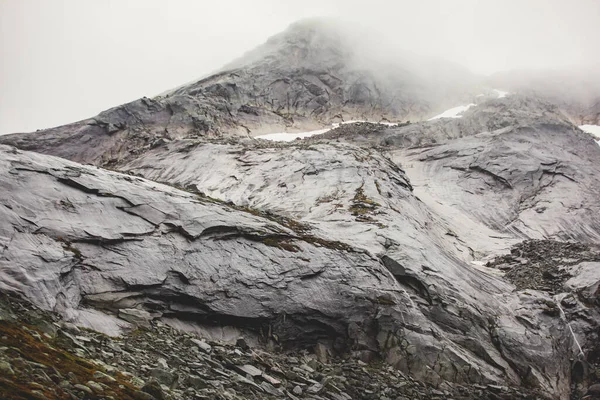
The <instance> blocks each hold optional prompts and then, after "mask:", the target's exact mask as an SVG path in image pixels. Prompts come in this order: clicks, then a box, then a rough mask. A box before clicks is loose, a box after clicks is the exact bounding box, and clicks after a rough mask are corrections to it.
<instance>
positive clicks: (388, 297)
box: [0, 145, 571, 393]
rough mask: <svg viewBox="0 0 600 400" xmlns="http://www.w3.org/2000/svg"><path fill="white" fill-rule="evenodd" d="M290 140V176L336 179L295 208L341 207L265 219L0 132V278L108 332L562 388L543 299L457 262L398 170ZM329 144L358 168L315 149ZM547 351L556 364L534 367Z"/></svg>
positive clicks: (557, 327)
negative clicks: (167, 335) (158, 328)
mask: <svg viewBox="0 0 600 400" xmlns="http://www.w3.org/2000/svg"><path fill="white" fill-rule="evenodd" d="M203 149H204V150H206V149H205V148H204V147H201V148H200V149H199V150H198V149H197V150H198V151H202V150H203ZM224 150H227V149H224ZM229 150H232V149H229ZM233 150H235V148H234V149H233ZM263 150H264V151H265V152H266V154H263V153H262V152H259V153H248V154H246V155H245V156H243V157H242V161H243V162H245V163H246V164H255V165H264V164H265V161H264V157H268V158H270V159H272V160H277V159H278V158H279V157H284V158H285V159H287V160H288V165H289V166H290V173H293V171H296V170H297V168H295V167H294V166H293V162H289V160H290V158H291V154H287V153H285V151H283V153H282V154H269V153H270V151H269V149H263ZM289 150H290V152H292V153H300V155H298V157H297V160H298V162H300V160H306V163H307V164H309V165H311V166H312V168H314V169H316V170H317V171H318V172H316V173H315V172H314V171H313V170H308V171H306V172H308V173H306V172H305V173H304V174H302V173H298V172H296V173H297V174H298V179H297V180H296V179H294V180H293V182H295V183H296V184H297V185H300V184H302V182H303V179H304V184H305V185H306V187H310V186H315V184H316V182H314V181H311V179H312V178H313V177H317V176H318V177H320V179H327V177H328V176H330V177H331V178H329V179H334V178H335V181H334V182H330V183H331V185H327V186H322V185H321V186H319V187H321V188H327V190H329V189H330V188H333V187H336V186H338V187H339V191H340V193H341V194H340V195H339V197H340V198H339V199H337V200H334V201H331V202H327V201H323V202H322V203H319V202H318V201H316V200H315V203H314V204H315V207H316V210H317V211H315V210H311V209H310V208H311V207H306V206H305V207H298V206H297V207H298V209H297V210H296V212H297V213H299V214H304V215H308V216H310V215H311V213H312V212H319V213H323V214H324V215H326V214H328V213H331V211H332V210H334V211H335V210H338V209H340V210H341V209H342V208H343V209H344V211H342V212H340V213H339V215H338V216H336V215H335V214H333V213H331V219H330V220H327V218H324V220H323V221H322V223H321V224H320V225H319V224H317V223H316V222H314V224H311V222H310V218H308V219H306V218H305V219H303V220H301V221H294V220H284V219H281V220H280V221H279V222H277V220H276V219H275V218H268V217H266V216H261V213H260V212H258V211H256V210H255V209H254V211H253V212H248V211H252V210H253V209H252V208H248V211H243V210H242V209H241V207H232V206H230V205H227V203H223V202H220V201H218V200H215V199H213V198H211V197H209V195H211V194H214V193H209V195H207V194H206V193H204V194H194V193H190V192H188V191H182V190H178V189H175V188H172V187H169V186H165V185H161V184H157V183H154V182H152V181H147V180H145V179H141V178H138V177H134V176H130V175H122V174H118V173H114V172H110V171H105V170H101V169H98V168H95V167H90V166H82V165H78V164H75V163H72V162H69V161H65V160H61V159H58V158H54V157H49V156H44V155H37V154H34V153H28V152H22V151H18V150H15V149H14V148H10V147H5V146H4V147H2V148H1V151H2V157H1V160H2V163H1V164H0V166H1V169H0V177H1V178H0V185H2V187H3V189H5V190H2V191H1V193H2V197H0V201H1V204H2V208H1V209H0V210H1V211H0V212H2V220H3V221H6V223H4V224H2V228H1V229H2V231H1V236H0V237H1V239H2V248H3V251H2V259H1V260H0V282H2V287H3V289H4V290H10V291H17V292H21V293H23V294H25V295H26V296H27V297H28V298H30V299H31V300H33V301H34V302H35V303H36V304H38V305H40V306H42V307H43V308H46V309H51V310H54V311H57V312H59V313H61V314H62V315H63V316H65V317H66V318H67V319H70V320H71V321H74V322H77V323H79V324H86V325H88V326H90V327H92V328H94V329H99V330H104V331H109V332H110V333H116V332H117V331H118V330H119V328H121V329H122V328H126V327H127V326H129V324H131V323H134V324H136V325H141V326H144V325H145V326H149V325H148V324H150V323H151V321H152V320H157V319H160V320H163V321H165V322H168V323H170V324H171V325H173V326H176V327H178V328H182V329H187V330H193V331H197V332H201V333H203V334H205V335H206V334H208V335H209V336H210V335H212V337H216V338H220V339H227V337H228V336H229V338H231V337H232V336H233V337H235V336H236V335H237V334H236V333H235V332H247V333H248V336H249V337H250V338H252V340H254V341H256V342H262V343H266V344H269V343H270V345H271V346H275V347H281V348H282V349H285V348H312V346H315V345H316V344H318V343H323V344H324V345H325V346H327V347H328V348H331V349H332V351H335V352H339V353H340V354H341V353H346V352H351V353H352V354H354V355H355V356H356V357H359V358H361V359H363V360H365V361H368V362H372V361H375V360H378V359H381V360H383V361H385V362H387V363H388V364H390V365H392V366H395V367H396V368H398V369H400V370H401V371H404V372H406V373H409V374H411V376H413V377H415V378H416V379H419V380H422V381H425V382H429V383H431V384H433V385H438V386H439V385H440V384H441V383H442V382H444V381H452V382H463V383H478V384H495V383H502V384H519V385H526V386H530V387H535V388H537V389H538V390H540V391H543V392H545V393H566V391H568V390H569V380H568V378H567V377H568V374H569V370H568V362H567V361H566V360H568V358H569V356H570V354H571V353H570V351H571V338H570V336H568V335H566V334H565V325H564V323H563V321H562V320H560V319H558V318H555V317H553V316H549V315H546V314H545V313H544V310H545V308H546V303H547V302H548V301H551V299H549V297H548V296H547V295H544V294H543V293H536V292H528V293H519V292H513V290H514V288H513V287H512V286H510V285H509V284H507V283H506V282H504V281H502V280H500V279H498V278H495V277H494V276H492V275H486V274H483V273H480V272H479V271H477V270H475V269H473V268H472V267H471V266H469V265H467V264H466V263H465V262H464V261H463V260H461V258H460V256H459V254H460V253H461V248H460V246H459V247H457V245H455V244H453V243H452V239H454V237H452V236H448V235H446V233H447V232H446V230H445V229H446V228H445V227H444V225H443V224H440V223H438V222H437V221H436V220H435V216H433V215H432V214H431V213H430V212H429V211H428V210H427V209H426V207H425V206H424V205H423V204H422V203H421V202H419V201H418V200H417V199H416V198H414V196H413V194H412V192H411V186H410V184H409V183H408V181H407V179H406V178H405V175H404V173H403V171H402V170H399V169H398V168H397V167H395V166H394V165H393V164H392V163H390V162H389V160H387V159H385V158H382V157H378V156H377V155H372V156H371V157H368V156H367V155H368V150H365V149H360V148H356V147H353V146H349V145H340V147H339V148H338V147H337V146H335V145H332V146H331V147H330V148H327V147H324V148H323V150H322V151H330V152H332V155H333V154H335V157H315V158H314V159H311V158H310V157H309V156H308V154H302V152H306V153H310V152H315V150H311V149H310V148H308V149H298V148H295V147H293V146H291V147H289ZM216 151H217V150H216V149H210V153H211V154H218V153H215V152H216ZM361 155H363V156H364V159H363V160H362V161H359V160H361V157H360V156H361ZM231 156H232V157H239V156H240V154H239V152H236V151H231ZM342 157H347V158H349V159H352V160H354V162H356V163H357V165H356V166H354V167H353V166H352V163H351V162H350V161H349V160H348V161H344V162H342V163H339V164H340V166H336V163H334V164H333V166H331V165H330V166H328V167H326V166H325V165H321V164H319V163H316V160H317V159H319V160H321V162H322V163H325V164H327V162H328V161H327V160H328V159H336V158H337V159H338V160H339V159H342ZM193 159H195V160H202V159H203V157H200V156H196V157H193ZM219 159H223V160H224V161H227V160H226V158H224V157H219ZM311 160H312V161H315V162H311ZM344 160H345V158H344ZM358 163H361V164H360V166H359V165H358ZM365 163H366V166H365ZM370 163H372V165H373V166H372V168H373V169H372V170H371V169H369V168H371V167H369V165H370ZM174 165H183V164H182V163H175V164H174ZM340 168H341V170H340ZM346 169H350V170H352V171H353V173H354V174H356V170H357V169H358V170H360V171H361V174H362V175H363V176H364V180H361V181H360V182H356V180H355V179H353V180H352V181H349V182H348V179H349V178H348V176H346V175H345V174H344V170H346ZM259 171H260V169H259ZM181 176H182V177H183V176H184V175H181ZM375 179H377V182H378V184H375V183H374V182H375ZM242 181H243V182H245V184H251V182H252V179H244V180H242ZM336 182H337V183H336ZM181 183H182V184H187V185H188V188H189V187H190V186H189V185H190V184H189V183H187V182H181ZM194 184H195V185H196V186H195V189H198V185H200V182H197V181H195V183H194ZM268 185H269V187H270V188H280V186H279V183H278V182H276V181H271V182H269V183H268ZM200 186H202V185H200ZM378 188H379V189H378ZM188 190H189V189H188ZM273 190H275V189H273ZM379 191H381V193H379ZM34 192H35V193H36V195H35V196H31V193H34ZM294 192H296V193H299V192H298V191H297V190H296V191H294ZM231 193H235V191H232V192H231ZM257 193H260V191H257ZM309 196H310V195H309ZM313 196H315V198H319V197H320V196H317V195H316V193H315V194H313ZM274 198H276V197H274ZM287 199H288V203H289V204H290V205H291V206H293V205H294V204H295V201H296V200H298V199H296V200H295V198H294V195H293V193H290V194H289V195H288V196H287ZM279 201H281V200H279ZM336 202H340V204H342V207H339V206H337V205H336V204H337V203H336ZM310 203H311V204H313V203H312V201H311V202H310ZM319 204H320V206H319ZM319 207H321V208H320V209H319ZM393 208H396V209H397V210H396V211H394V210H393ZM392 212H394V213H395V214H393V215H394V217H391V216H390V214H391V213H392ZM306 213H308V214H306ZM285 221H287V222H285ZM292 221H294V222H292ZM301 224H306V225H309V226H310V225H314V229H313V230H311V229H310V228H306V227H302V228H299V227H298V225H301ZM379 224H380V225H379ZM344 227H345V228H344ZM336 231H337V234H334V232H336ZM307 232H308V233H307ZM326 234H327V236H325V235H326ZM446 237H450V239H451V240H450V242H448V241H446V240H444V239H445V238H446ZM117 317H120V318H117ZM523 320H526V321H528V323H527V324H525V323H523V322H522V321H523ZM524 337H525V338H527V340H525V341H524V340H523V338H524ZM549 359H552V360H555V361H556V360H565V361H564V362H560V361H559V362H556V363H555V364H553V365H552V366H549V365H547V361H548V360H549Z"/></svg>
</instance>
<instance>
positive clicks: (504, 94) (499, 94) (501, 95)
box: [494, 89, 509, 99]
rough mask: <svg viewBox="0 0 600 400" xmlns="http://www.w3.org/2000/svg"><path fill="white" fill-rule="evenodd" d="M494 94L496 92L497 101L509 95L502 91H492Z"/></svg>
mask: <svg viewBox="0 0 600 400" xmlns="http://www.w3.org/2000/svg"><path fill="white" fill-rule="evenodd" d="M494 92H496V94H497V95H498V98H499V99H502V98H504V97H506V96H508V95H509V93H508V92H505V91H503V90H498V89H494Z"/></svg>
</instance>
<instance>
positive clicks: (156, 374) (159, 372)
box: [150, 368, 177, 386]
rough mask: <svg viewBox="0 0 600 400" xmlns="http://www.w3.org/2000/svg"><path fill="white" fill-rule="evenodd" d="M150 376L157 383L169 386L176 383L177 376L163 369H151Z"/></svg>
mask: <svg viewBox="0 0 600 400" xmlns="http://www.w3.org/2000/svg"><path fill="white" fill-rule="evenodd" d="M150 376H151V377H153V378H155V379H156V380H157V381H158V383H161V384H163V385H166V386H171V385H173V384H174V383H175V382H176V381H177V375H176V374H174V373H172V372H171V371H168V370H166V369H163V368H152V369H151V370H150Z"/></svg>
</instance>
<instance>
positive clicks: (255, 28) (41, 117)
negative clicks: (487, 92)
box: [0, 0, 600, 134]
mask: <svg viewBox="0 0 600 400" xmlns="http://www.w3.org/2000/svg"><path fill="white" fill-rule="evenodd" d="M315 16H328V17H334V18H337V19H340V20H344V21H346V22H349V23H352V24H356V26H357V27H358V26H360V29H361V30H367V31H369V32H371V33H370V34H369V35H370V36H372V37H370V38H369V39H372V41H373V43H374V44H377V43H382V42H388V43H389V42H392V43H393V45H394V46H397V48H398V49H401V50H405V51H409V52H414V53H418V54H423V55H430V56H431V55H432V56H435V57H439V58H444V59H447V60H449V61H452V62H454V63H457V64H460V65H462V66H465V67H466V68H468V69H470V70H471V71H473V72H475V73H478V74H486V75H487V74H492V73H494V72H499V71H507V70H513V69H544V70H551V69H569V70H581V68H584V69H585V68H592V67H593V66H597V65H600V52H599V51H598V48H599V45H598V43H597V42H598V38H599V37H600V1H598V0H577V1H572V2H566V1H564V0H526V1H523V0H502V1H500V0H498V1H495V0H489V1H476V0H462V1H461V0H453V1H448V0H419V1H416V0H413V1H400V0H389V1H383V0H379V1H377V0H371V1H358V0H302V1H300V2H289V1H281V0H252V1H247V0H235V1H234V0H220V1H196V0H187V1H184V0H179V1H177V0H170V1H168V2H166V1H157V0H114V1H109V0H103V1H100V0H98V1H92V0H63V1H60V0H54V1H47V0H0V60H1V61H0V62H1V64H0V93H1V95H0V134H5V133H12V132H24V131H33V130H36V129H42V128H48V127H52V126H56V125H62V124H65V123H69V122H73V121H76V120H79V119H83V118H86V117H90V116H93V115H95V114H97V113H98V112H100V111H102V110H104V109H107V108H109V107H112V106H115V105H118V104H121V103H124V102H127V101H131V100H134V99H136V98H139V97H142V96H154V95H156V94H158V93H161V92H163V91H165V90H167V89H170V88H173V87H176V86H179V85H181V84H182V83H184V82H188V81H191V80H193V79H195V78H198V77H201V76H203V75H207V74H208V73H210V72H211V71H215V70H217V69H219V68H220V67H221V66H223V65H225V64H227V63H228V62H230V61H232V60H233V59H235V58H237V57H239V56H240V55H241V54H243V53H245V52H246V51H248V50H251V49H252V48H254V47H255V46H257V45H259V44H261V43H263V42H264V41H265V40H266V39H267V38H268V37H269V36H271V35H274V34H276V33H278V32H280V31H282V30H284V29H285V28H286V27H287V26H288V25H290V24H291V23H293V22H295V21H297V20H299V19H303V18H308V17H315Z"/></svg>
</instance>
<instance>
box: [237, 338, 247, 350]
mask: <svg viewBox="0 0 600 400" xmlns="http://www.w3.org/2000/svg"><path fill="white" fill-rule="evenodd" d="M235 345H236V346H237V347H239V348H240V349H242V350H244V351H248V350H250V346H248V343H246V340H245V339H244V338H239V339H238V340H237V341H236V342H235Z"/></svg>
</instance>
